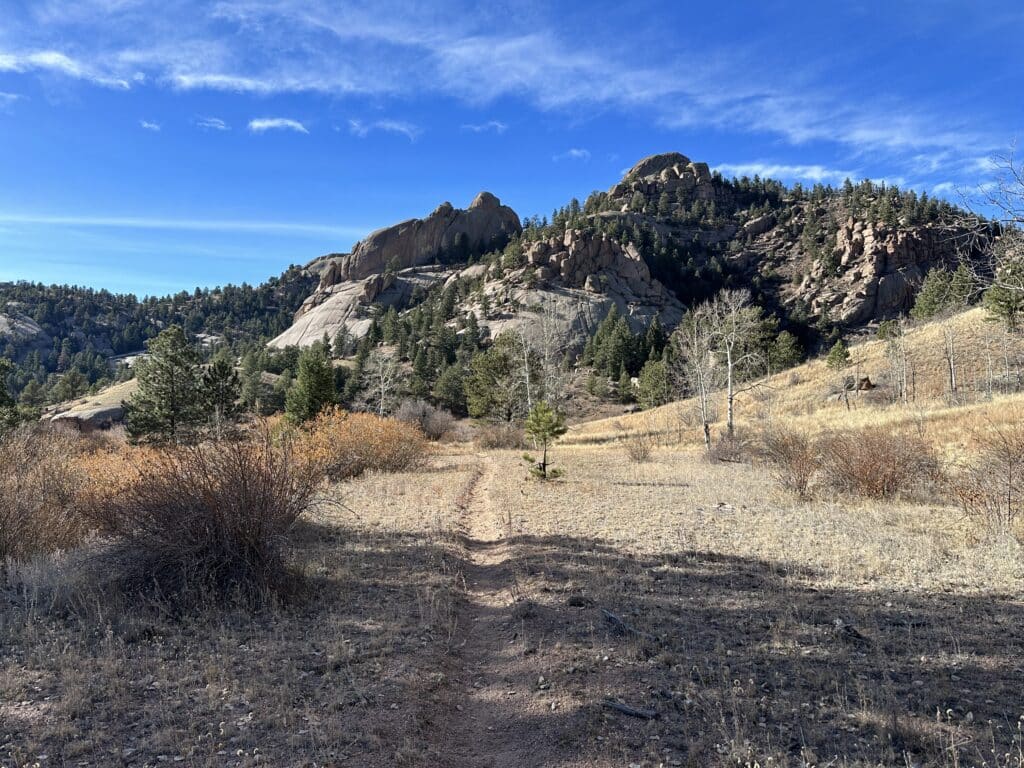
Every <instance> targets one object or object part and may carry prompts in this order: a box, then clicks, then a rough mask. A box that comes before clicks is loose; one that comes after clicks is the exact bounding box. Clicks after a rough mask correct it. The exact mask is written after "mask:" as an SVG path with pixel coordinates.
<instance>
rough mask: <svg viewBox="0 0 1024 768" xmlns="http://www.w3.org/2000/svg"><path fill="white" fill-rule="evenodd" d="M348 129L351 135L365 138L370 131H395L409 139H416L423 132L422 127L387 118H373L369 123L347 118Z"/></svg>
mask: <svg viewBox="0 0 1024 768" xmlns="http://www.w3.org/2000/svg"><path fill="white" fill-rule="evenodd" d="M348 130H349V133H351V134H352V135H353V136H358V137H359V138H361V139H363V138H366V137H367V136H368V135H369V134H370V132H371V131H384V132H385V133H396V134H399V135H401V136H405V137H406V138H407V139H409V141H416V139H417V138H419V136H420V134H422V133H423V129H422V128H420V127H419V126H418V125H413V124H412V123H407V122H405V121H403V120H387V119H385V120H374V121H372V122H369V123H367V122H364V121H362V120H355V119H353V120H349V121H348Z"/></svg>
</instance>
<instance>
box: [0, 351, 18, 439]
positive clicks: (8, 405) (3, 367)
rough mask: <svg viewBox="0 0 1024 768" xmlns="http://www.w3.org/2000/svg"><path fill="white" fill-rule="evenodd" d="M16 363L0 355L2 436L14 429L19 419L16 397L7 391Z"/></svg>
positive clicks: (0, 435) (0, 419) (0, 426)
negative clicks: (10, 375) (10, 374)
mask: <svg viewBox="0 0 1024 768" xmlns="http://www.w3.org/2000/svg"><path fill="white" fill-rule="evenodd" d="M13 368H14V364H13V363H12V362H11V361H10V360H8V359H7V358H6V357H0V437H2V436H3V435H4V434H5V433H6V432H7V431H8V430H10V429H12V428H13V427H14V426H15V425H16V424H17V423H18V421H19V418H18V412H17V409H16V407H15V405H14V398H13V397H11V394H10V392H8V391H7V375H8V374H9V373H10V372H11V370H12V369H13Z"/></svg>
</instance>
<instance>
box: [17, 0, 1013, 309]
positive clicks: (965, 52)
mask: <svg viewBox="0 0 1024 768" xmlns="http://www.w3.org/2000/svg"><path fill="white" fill-rule="evenodd" d="M481 6H482V7H478V5H477V4H476V3H460V2H451V1H450V0H442V2H435V3H430V4H425V3H422V4H412V3H404V2H389V0H384V1H383V2H375V3H360V4H350V3H346V2H319V1H318V0H276V1H275V0H241V1H240V2H231V1H225V2H199V3H197V2H187V1H179V0H163V1H162V2H153V1H152V0H76V2H57V1H56V0H54V1H50V0H40V1H39V2H11V0H0V280H9V279H28V280H41V281H44V282H61V283H72V284H80V285H92V286H96V287H107V288H110V289H113V290H129V291H133V292H136V293H139V294H146V293H158V294H163V293H166V292H169V291H173V290H179V289H182V288H186V289H187V288H192V287H194V286H196V285H210V286H212V285H217V284H223V283H226V282H236V283H237V282H242V281H249V282H259V281H260V280H262V279H264V278H265V277H267V276H269V275H272V274H277V273H279V272H281V271H282V270H283V269H284V268H285V267H286V266H287V265H288V264H290V263H304V262H306V261H308V260H310V259H312V258H314V257H315V256H317V255H320V254H322V253H326V252H330V251H342V250H347V249H348V248H349V247H350V246H351V245H352V243H353V242H354V241H355V240H357V239H359V238H360V237H361V236H362V235H364V234H366V233H367V232H369V231H370V230H372V229H374V228H376V227H378V226H383V225H387V224H390V223H393V222H396V221H399V220H402V219H406V218H410V217H413V216H421V215H424V214H426V213H429V212H430V211H431V210H433V209H434V208H435V207H436V206H437V205H438V204H439V203H440V202H441V201H443V200H450V201H451V202H452V203H453V204H455V205H459V206H465V205H467V204H468V203H469V202H470V200H471V199H472V198H473V196H474V195H475V194H476V193H477V192H478V191H479V190H481V189H488V190H490V191H492V192H494V193H495V194H497V195H498V196H499V197H500V198H501V199H502V200H503V201H504V202H506V203H508V204H510V205H512V206H513V207H514V208H515V209H516V210H517V211H518V212H519V213H520V215H531V214H534V213H540V214H546V213H550V211H551V209H552V208H554V207H556V206H558V205H561V204H563V203H565V202H567V201H568V200H569V199H570V198H571V197H573V196H577V197H579V198H581V199H582V198H583V197H585V196H586V194H587V193H588V192H590V191H591V190H594V189H607V188H608V187H609V186H611V185H612V184H613V183H614V182H615V181H616V180H617V179H618V178H619V176H620V175H621V173H622V171H623V169H624V168H627V167H628V166H630V165H632V164H633V163H634V162H635V161H636V160H637V159H639V158H641V157H643V156H645V155H648V154H652V153H655V152H663V151H671V150H676V151H680V152H683V153H684V154H686V155H688V156H689V157H691V158H692V159H694V160H703V161H706V162H708V163H709V164H710V165H712V166H713V167H718V168H719V169H720V170H722V171H723V172H724V173H726V174H729V175H732V174H743V173H747V174H753V173H755V172H759V173H761V174H768V175H772V176H775V177H777V178H782V179H783V180H785V181H787V182H792V181H796V180H801V181H804V182H805V183H812V182H814V181H824V182H831V183H834V184H838V183H840V182H841V181H842V179H843V178H844V177H845V176H851V177H852V178H854V179H858V178H873V179H885V180H887V181H889V182H893V183H899V184H901V185H902V186H912V187H915V188H918V189H926V190H928V191H929V192H934V193H937V194H942V195H945V196H947V197H952V198H956V196H957V190H959V189H970V188H972V187H974V186H975V185H978V184H982V183H984V182H985V181H986V180H988V179H989V178H991V176H992V170H991V168H990V166H989V159H990V158H991V157H992V156H993V155H997V154H1005V153H1007V152H1008V151H1009V150H1010V147H1011V145H1012V143H1013V142H1014V141H1015V140H1016V139H1017V138H1018V137H1019V136H1020V134H1021V133H1022V131H1024V100H1022V99H1020V97H1019V94H1020V79H1021V76H1022V75H1024V48H1022V47H1021V46H1020V45H1019V41H1020V39H1021V33H1022V32H1024V8H1022V7H1021V5H1020V3H1019V2H1009V1H1006V2H984V0H976V1H974V2H970V1H968V0H963V1H962V2H953V1H952V0H928V1H927V2H923V1H921V0H917V1H915V2H910V1H907V2H901V1H900V0H888V2H843V1H842V0H833V1H832V2H828V3H822V2H820V1H819V2H806V3H804V2H773V1H772V0H762V1H760V2H756V3H755V2H729V1H728V0H722V1H721V2H717V3H706V2H690V1H687V0H676V1H675V2H645V1H643V0H641V2H631V3H621V2H616V3H586V4H584V3H516V2H501V1H500V0H499V1H497V2H494V3H490V4H486V5H483V4H481Z"/></svg>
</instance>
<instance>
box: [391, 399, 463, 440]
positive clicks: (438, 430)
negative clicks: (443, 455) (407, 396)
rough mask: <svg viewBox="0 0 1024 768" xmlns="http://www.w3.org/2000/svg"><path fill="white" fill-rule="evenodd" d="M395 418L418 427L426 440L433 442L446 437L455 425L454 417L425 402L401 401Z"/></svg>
mask: <svg viewBox="0 0 1024 768" xmlns="http://www.w3.org/2000/svg"><path fill="white" fill-rule="evenodd" d="M395 418H396V419H398V420H399V421H404V422H406V423H407V424H413V425H415V426H417V427H419V429H420V431H421V432H422V433H423V434H424V435H426V437H427V439H428V440H435V441H436V440H441V439H443V438H445V437H447V436H448V435H449V434H450V433H451V431H452V428H453V427H454V425H455V417H454V416H452V415H451V414H450V413H449V412H448V411H445V410H443V409H441V408H437V407H436V406H433V405H431V404H430V403H428V402H427V401H426V400H405V401H403V402H402V404H401V405H400V406H398V410H397V411H395Z"/></svg>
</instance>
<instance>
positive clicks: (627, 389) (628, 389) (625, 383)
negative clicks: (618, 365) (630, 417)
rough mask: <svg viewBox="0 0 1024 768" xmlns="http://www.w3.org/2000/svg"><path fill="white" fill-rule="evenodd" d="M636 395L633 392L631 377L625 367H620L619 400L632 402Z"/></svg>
mask: <svg viewBox="0 0 1024 768" xmlns="http://www.w3.org/2000/svg"><path fill="white" fill-rule="evenodd" d="M635 399H636V397H635V396H634V393H633V379H632V377H630V375H629V374H628V373H627V372H626V369H625V368H623V369H622V373H620V374H619V402H622V403H632V402H633V401H634V400H635Z"/></svg>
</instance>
